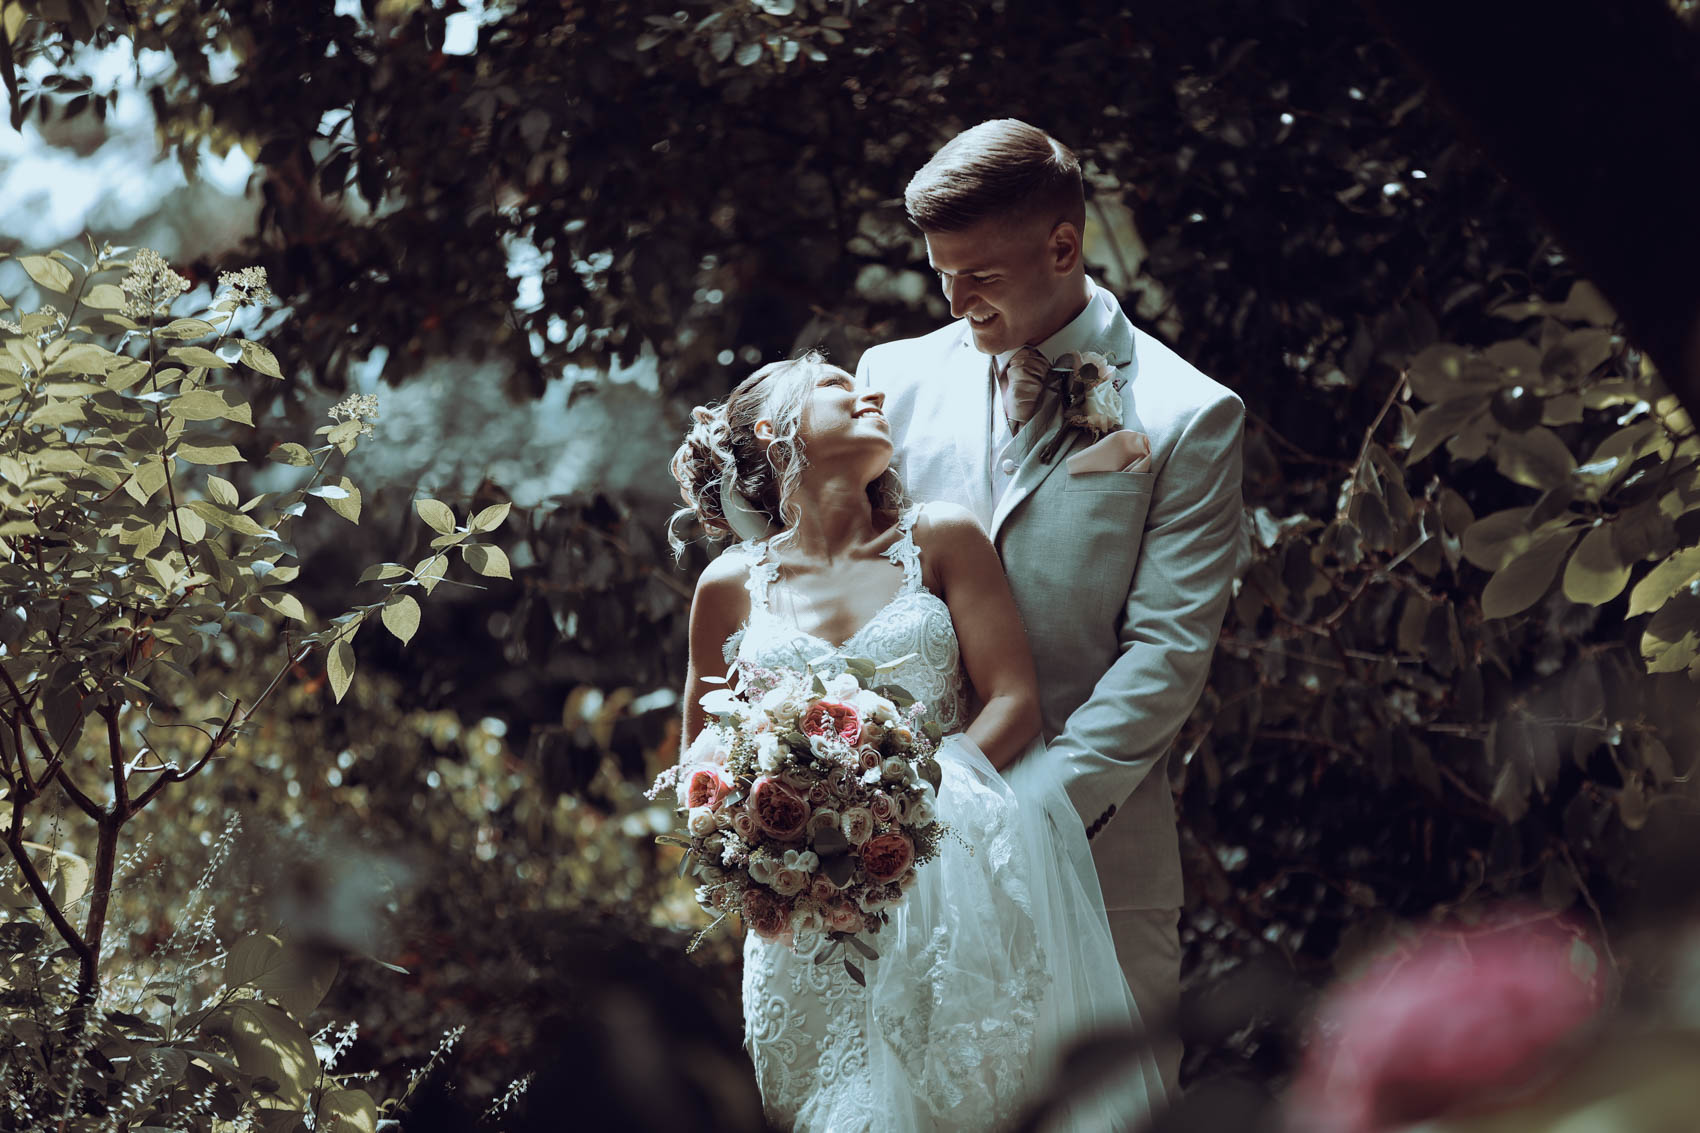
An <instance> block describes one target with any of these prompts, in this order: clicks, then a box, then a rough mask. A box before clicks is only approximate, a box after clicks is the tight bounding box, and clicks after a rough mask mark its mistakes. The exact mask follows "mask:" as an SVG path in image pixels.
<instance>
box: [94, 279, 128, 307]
mask: <svg viewBox="0 0 1700 1133" xmlns="http://www.w3.org/2000/svg"><path fill="white" fill-rule="evenodd" d="M128 302H129V296H127V295H125V294H124V289H123V288H121V287H119V286H118V285H117V284H116V283H97V284H95V285H94V286H93V287H91V288H89V290H88V294H86V295H84V296H83V306H85V307H93V308H94V309H95V310H97V311H122V310H123V309H124V307H125V305H126V304H127V303H128Z"/></svg>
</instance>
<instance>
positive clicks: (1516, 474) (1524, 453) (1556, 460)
mask: <svg viewBox="0 0 1700 1133" xmlns="http://www.w3.org/2000/svg"><path fill="white" fill-rule="evenodd" d="M1493 458H1494V464H1495V465H1496V466H1497V467H1498V468H1499V472H1500V475H1502V476H1504V477H1505V478H1506V479H1508V480H1512V481H1515V482H1516V483H1519V484H1523V485H1526V486H1527V487H1530V488H1541V489H1546V488H1554V487H1557V486H1558V485H1559V484H1561V483H1563V482H1564V480H1565V478H1566V477H1568V476H1569V475H1570V473H1571V472H1573V471H1574V470H1575V468H1576V458H1575V457H1574V456H1572V455H1571V453H1570V448H1569V446H1568V445H1566V444H1565V443H1564V442H1563V441H1561V440H1559V438H1558V434H1557V433H1555V432H1553V431H1552V430H1551V429H1548V428H1546V427H1545V426H1543V425H1536V426H1535V427H1534V428H1533V429H1529V430H1527V431H1525V432H1521V433H1502V434H1500V437H1499V440H1498V441H1496V442H1495V443H1494V446H1493Z"/></svg>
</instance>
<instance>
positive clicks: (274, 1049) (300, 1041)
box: [230, 1000, 319, 1106]
mask: <svg viewBox="0 0 1700 1133" xmlns="http://www.w3.org/2000/svg"><path fill="white" fill-rule="evenodd" d="M233 1008H234V1009H233V1011H232V1012H231V1017H230V1024H231V1025H230V1039H231V1045H232V1046H233V1047H235V1049H236V1064H237V1065H238V1066H240V1067H241V1068H242V1072H243V1073H244V1074H256V1075H259V1076H261V1077H265V1078H270V1079H271V1080H272V1081H274V1082H276V1083H277V1084H278V1091H277V1095H278V1099H279V1100H280V1101H282V1102H284V1103H285V1104H287V1105H291V1106H301V1105H304V1104H306V1101H307V1092H308V1090H309V1089H310V1088H311V1087H312V1085H313V1082H314V1080H315V1079H316V1078H317V1077H318V1073H319V1059H318V1057H317V1055H315V1054H314V1053H313V1040H312V1039H310V1038H308V1037H307V1032H306V1031H304V1030H302V1029H301V1025H300V1024H299V1023H297V1022H296V1021H295V1020H293V1019H291V1018H290V1017H289V1016H288V1015H287V1014H285V1013H284V1012H283V1011H281V1010H279V1009H278V1008H276V1007H271V1006H268V1005H266V1004H264V1003H256V1002H253V1001H251V1000H244V1001H242V1002H239V1003H236V1004H234V1005H233Z"/></svg>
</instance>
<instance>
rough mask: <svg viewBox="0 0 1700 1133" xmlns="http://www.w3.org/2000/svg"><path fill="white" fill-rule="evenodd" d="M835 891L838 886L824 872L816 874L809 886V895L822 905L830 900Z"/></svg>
mask: <svg viewBox="0 0 1700 1133" xmlns="http://www.w3.org/2000/svg"><path fill="white" fill-rule="evenodd" d="M837 893H838V886H836V885H834V884H833V883H832V882H831V881H830V880H829V879H828V878H827V876H826V875H825V874H816V875H815V880H814V883H813V884H811V885H810V886H809V896H811V897H813V898H814V899H815V900H817V901H819V902H820V903H821V904H823V905H824V904H826V903H827V902H828V901H831V900H832V899H833V897H834V896H836V895H837Z"/></svg>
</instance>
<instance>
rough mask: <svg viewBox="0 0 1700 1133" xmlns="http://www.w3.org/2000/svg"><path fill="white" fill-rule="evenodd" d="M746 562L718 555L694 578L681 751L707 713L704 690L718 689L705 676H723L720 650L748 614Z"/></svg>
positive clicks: (724, 668)
mask: <svg viewBox="0 0 1700 1133" xmlns="http://www.w3.org/2000/svg"><path fill="white" fill-rule="evenodd" d="M747 574H748V569H747V564H745V563H744V562H743V561H741V559H740V557H739V556H737V555H721V556H720V557H719V558H718V559H715V560H714V561H713V562H712V563H710V564H708V568H707V569H706V570H704V571H703V572H702V576H701V577H700V578H698V579H697V590H696V595H695V597H693V598H692V599H691V630H690V658H689V660H688V661H687V662H686V664H685V728H684V734H683V737H682V738H683V741H684V742H683V745H682V746H681V748H680V751H681V752H683V751H684V750H685V749H688V748H689V747H690V746H691V741H693V740H695V739H696V738H697V733H699V732H701V731H702V729H703V725H704V724H705V723H706V722H707V718H708V714H707V713H705V712H704V711H703V710H702V696H703V693H705V692H710V691H712V690H713V689H717V688H720V687H721V685H720V684H719V683H710V682H705V681H704V679H703V678H705V677H725V676H726V657H725V654H724V653H723V652H722V651H723V650H724V649H725V647H726V639H727V638H729V637H731V636H732V634H733V633H734V632H736V631H737V629H738V627H739V626H740V625H742V624H743V621H744V619H745V618H746V617H748V616H749V613H750V596H749V593H748V591H746V590H745V589H744V578H745V576H746V575H747Z"/></svg>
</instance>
